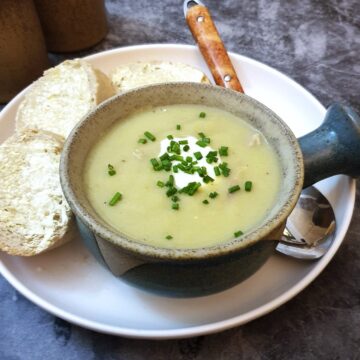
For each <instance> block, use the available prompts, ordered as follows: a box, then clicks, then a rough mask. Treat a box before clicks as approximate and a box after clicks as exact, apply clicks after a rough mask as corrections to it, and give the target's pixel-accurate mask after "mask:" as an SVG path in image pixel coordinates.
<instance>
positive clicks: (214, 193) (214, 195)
mask: <svg viewBox="0 0 360 360" xmlns="http://www.w3.org/2000/svg"><path fill="white" fill-rule="evenodd" d="M218 195H219V194H218V193H217V192H216V191H214V192H211V193H210V194H209V198H210V199H215V198H216V197H217V196H218Z"/></svg>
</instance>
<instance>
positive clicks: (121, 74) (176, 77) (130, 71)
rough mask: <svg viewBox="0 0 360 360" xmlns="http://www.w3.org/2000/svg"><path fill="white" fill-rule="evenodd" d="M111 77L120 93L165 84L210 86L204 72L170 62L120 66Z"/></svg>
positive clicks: (135, 63) (137, 63) (136, 63)
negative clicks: (202, 84) (177, 83)
mask: <svg viewBox="0 0 360 360" xmlns="http://www.w3.org/2000/svg"><path fill="white" fill-rule="evenodd" d="M110 77H111V81H112V83H113V85H114V86H115V87H116V89H117V92H118V93H119V92H122V91H127V90H130V89H133V88H136V87H139V86H144V85H150V84H157V83H164V82H179V81H190V82H199V83H207V84H210V81H209V79H208V78H207V77H206V75H205V74H204V73H203V72H202V71H200V70H198V69H196V68H194V67H192V66H190V65H186V64H183V63H173V62H168V61H162V62H160V61H153V62H148V63H146V62H134V63H130V64H127V65H123V66H119V67H117V68H115V69H114V70H113V71H112V72H111V74H110Z"/></svg>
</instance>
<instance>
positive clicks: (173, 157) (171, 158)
mask: <svg viewBox="0 0 360 360" xmlns="http://www.w3.org/2000/svg"><path fill="white" fill-rule="evenodd" d="M170 160H171V161H174V160H177V161H184V158H183V157H182V156H181V155H171V156H170Z"/></svg>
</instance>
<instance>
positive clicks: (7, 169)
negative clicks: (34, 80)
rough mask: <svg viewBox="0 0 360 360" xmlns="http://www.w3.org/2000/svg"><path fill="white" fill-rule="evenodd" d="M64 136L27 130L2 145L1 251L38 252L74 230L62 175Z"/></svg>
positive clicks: (60, 240) (12, 252) (70, 235)
mask: <svg viewBox="0 0 360 360" xmlns="http://www.w3.org/2000/svg"><path fill="white" fill-rule="evenodd" d="M63 141H64V139H63V138H62V137H60V136H58V135H56V134H52V133H50V132H44V131H40V130H30V129H26V130H24V131H22V132H19V133H17V134H14V135H13V136H11V137H10V138H8V139H7V140H6V141H5V142H4V143H3V144H2V145H1V146H0V164H1V166H0V250H3V251H5V252H7V253H9V254H11V255H22V256H31V255H36V254H39V253H41V252H43V251H46V250H48V249H51V248H54V247H56V246H59V245H61V244H63V243H65V242H66V241H68V240H70V239H71V238H72V236H73V235H74V233H75V226H74V220H73V218H72V213H71V211H70V207H69V205H68V204H67V202H66V200H65V198H64V195H63V193H62V190H61V187H60V179H59V161H60V152H61V150H62V146H63Z"/></svg>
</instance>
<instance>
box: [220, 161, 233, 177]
mask: <svg viewBox="0 0 360 360" xmlns="http://www.w3.org/2000/svg"><path fill="white" fill-rule="evenodd" d="M219 168H220V170H221V172H222V174H223V175H224V176H225V177H228V176H229V175H230V171H231V170H230V169H229V168H228V167H227V163H226V162H224V163H222V164H219Z"/></svg>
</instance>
